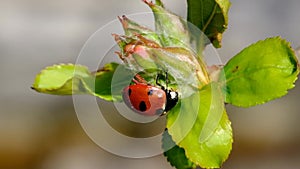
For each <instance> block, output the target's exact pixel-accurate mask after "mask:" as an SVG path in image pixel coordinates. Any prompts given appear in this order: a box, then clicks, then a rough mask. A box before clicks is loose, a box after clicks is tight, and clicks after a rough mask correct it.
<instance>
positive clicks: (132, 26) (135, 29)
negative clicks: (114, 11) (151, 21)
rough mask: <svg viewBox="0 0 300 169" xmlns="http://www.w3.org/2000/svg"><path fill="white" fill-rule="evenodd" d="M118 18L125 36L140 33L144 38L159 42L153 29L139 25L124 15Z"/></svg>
mask: <svg viewBox="0 0 300 169" xmlns="http://www.w3.org/2000/svg"><path fill="white" fill-rule="evenodd" d="M118 18H119V20H120V22H121V23H122V26H123V29H124V32H125V35H126V36H135V35H141V36H143V37H144V38H146V39H149V40H151V41H154V42H155V43H157V44H160V39H159V36H158V35H157V34H156V33H155V32H154V31H153V30H151V29H149V28H146V27H144V26H141V25H139V24H138V23H136V22H134V21H132V20H130V19H129V18H127V17H126V16H125V15H123V16H122V17H118Z"/></svg>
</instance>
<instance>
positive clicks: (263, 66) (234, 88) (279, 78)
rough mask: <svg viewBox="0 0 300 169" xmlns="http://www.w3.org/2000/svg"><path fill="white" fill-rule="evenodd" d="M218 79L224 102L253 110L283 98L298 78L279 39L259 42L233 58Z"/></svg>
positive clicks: (286, 46)
mask: <svg viewBox="0 0 300 169" xmlns="http://www.w3.org/2000/svg"><path fill="white" fill-rule="evenodd" d="M224 72H225V76H223V77H221V80H220V81H221V82H222V83H223V84H224V91H225V93H226V102H227V103H230V104H233V105H236V106H242V107H249V106H254V105H257V104H262V103H265V102H267V101H269V100H273V99H276V98H279V97H281V96H283V95H285V94H287V90H288V89H291V88H293V87H294V82H295V81H296V79H297V76H298V74H299V64H298V60H297V58H296V56H295V54H294V52H293V50H292V49H291V47H290V45H289V43H287V42H286V41H285V40H282V39H281V38H279V37H275V38H269V39H266V40H263V41H259V42H257V43H255V44H253V45H251V46H249V47H247V48H245V49H244V50H242V51H241V52H240V53H239V54H237V55H236V56H234V57H233V58H232V59H231V60H230V61H229V62H228V63H227V64H226V65H225V67H224Z"/></svg>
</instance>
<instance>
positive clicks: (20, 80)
mask: <svg viewBox="0 0 300 169" xmlns="http://www.w3.org/2000/svg"><path fill="white" fill-rule="evenodd" d="M164 2H165V3H166V7H167V8H168V9H170V10H172V11H173V12H175V13H177V14H179V15H181V16H183V17H185V16H186V7H185V5H186V4H185V0H181V1H171V0H164ZM231 2H232V6H231V9H230V12H229V28H228V30H227V31H226V32H225V34H224V39H223V47H222V49H219V50H218V52H219V55H220V57H221V59H222V61H223V62H224V63H226V61H228V60H229V59H230V57H232V56H233V55H235V54H236V53H238V52H239V51H240V50H242V49H243V48H244V47H246V46H248V45H250V44H251V43H254V42H256V41H258V40H261V39H265V38H267V37H271V36H282V37H283V38H285V39H287V40H288V41H290V42H291V44H292V46H293V47H294V48H296V47H298V46H300V23H299V18H300V10H299V8H300V1H299V0H285V1H282V0H265V1H260V0H252V1H247V0H231ZM145 11H147V12H150V10H149V8H148V7H147V6H146V5H145V4H143V3H142V2H141V1H140V0H123V1H119V0H110V1H103V0H102V1H99V0H98V1H97V0H85V1H78V0H75V1H74V0H72V1H71V0H52V1H45V0H1V1H0V82H1V83H0V169H60V168H61V169H96V168H97V169H99V168H101V169H102V168H103V169H104V168H105V169H118V168H123V169H138V168H143V169H153V168H158V169H167V168H172V167H170V165H169V164H168V162H167V161H166V159H165V158H164V157H163V156H162V155H160V156H156V157H152V158H146V159H129V158H122V157H119V156H116V155H113V154H110V153H108V152H106V151H104V150H102V149H101V148H100V147H98V146H97V145H96V144H95V143H93V141H92V140H90V138H89V137H88V136H87V135H86V134H85V132H84V130H83V129H82V128H81V126H80V123H79V121H78V120H77V118H76V113H75V111H74V108H73V103H72V97H70V96H53V95H45V94H39V93H36V92H35V91H33V90H31V89H30V86H31V84H32V83H33V80H34V77H35V75H36V74H37V73H38V72H39V71H40V70H41V69H43V68H44V67H46V66H49V65H52V64H55V63H75V61H76V58H77V56H78V54H79V52H80V50H81V48H82V46H83V45H84V43H85V41H86V40H87V39H88V38H89V37H90V36H91V35H92V34H93V33H94V32H95V31H96V30H98V29H99V28H100V27H102V26H103V25H105V24H106V23H108V22H110V21H111V20H114V19H115V18H116V16H119V15H122V14H133V13H137V12H145ZM99 48H101V46H99ZM103 50H107V49H103ZM297 85H298V86H297ZM299 93H300V82H297V84H296V87H295V88H294V89H292V90H290V92H289V94H288V95H287V96H284V97H283V98H280V99H278V100H275V101H271V102H269V103H267V104H265V105H261V106H256V107H253V108H248V109H244V108H236V107H233V106H229V105H228V106H227V108H228V110H227V111H228V114H229V117H230V119H231V121H232V127H233V131H234V141H235V142H234V144H233V151H232V153H231V155H230V157H229V159H228V160H227V161H226V162H225V163H224V166H223V167H222V168H224V169H229V168H230V169H250V168H256V169H269V168H272V169H277V168H278V169H279V168H280V169H282V168H289V169H293V168H299V166H300V127H298V126H299V119H300V111H299V108H300V104H299V103H300V101H299V99H300V96H299ZM87 109H88V107H87ZM123 127H124V126H123Z"/></svg>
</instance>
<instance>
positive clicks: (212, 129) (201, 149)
mask: <svg viewBox="0 0 300 169" xmlns="http://www.w3.org/2000/svg"><path fill="white" fill-rule="evenodd" d="M167 128H168V131H169V133H170V135H171V136H172V138H173V140H174V141H175V142H176V144H177V145H178V146H179V147H181V148H183V149H184V150H185V153H186V156H187V157H188V159H189V160H191V161H192V162H193V163H195V164H196V165H197V166H200V167H202V168H218V167H220V166H221V165H222V163H223V162H224V161H225V160H226V159H227V158H228V155H229V153H230V151H231V148H232V142H233V140H232V129H231V126H230V121H229V120H228V117H227V114H226V112H225V108H224V103H223V99H222V93H221V89H220V87H219V86H218V85H217V84H216V83H211V84H210V85H207V86H206V87H204V88H203V89H202V90H201V91H199V92H196V93H194V94H193V95H192V96H190V97H188V98H183V99H181V102H180V103H178V104H177V105H176V106H175V107H174V108H173V109H172V110H171V111H170V112H169V113H168V115H167Z"/></svg>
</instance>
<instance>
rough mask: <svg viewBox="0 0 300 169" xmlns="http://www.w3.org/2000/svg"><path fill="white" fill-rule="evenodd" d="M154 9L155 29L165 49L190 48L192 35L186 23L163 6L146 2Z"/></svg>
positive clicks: (145, 0)
mask: <svg viewBox="0 0 300 169" xmlns="http://www.w3.org/2000/svg"><path fill="white" fill-rule="evenodd" d="M144 2H145V3H146V4H147V5H148V6H149V7H150V8H151V9H152V11H153V14H154V18H155V29H156V32H157V34H158V36H160V39H161V43H162V45H163V47H184V48H190V46H189V43H190V35H189V32H188V27H187V23H186V21H184V20H182V18H180V17H179V16H177V15H175V14H173V13H171V12H170V11H168V10H166V9H165V8H164V7H163V6H161V5H160V3H158V4H154V3H152V2H148V1H147V0H144Z"/></svg>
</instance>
